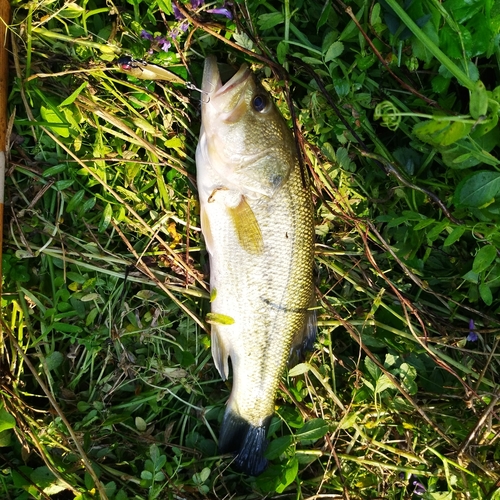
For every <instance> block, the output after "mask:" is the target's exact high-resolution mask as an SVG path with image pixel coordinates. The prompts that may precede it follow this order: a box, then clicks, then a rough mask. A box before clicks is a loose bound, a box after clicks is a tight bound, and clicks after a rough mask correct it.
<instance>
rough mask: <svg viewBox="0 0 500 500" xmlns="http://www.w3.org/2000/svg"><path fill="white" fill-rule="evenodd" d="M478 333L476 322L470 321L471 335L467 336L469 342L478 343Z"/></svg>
mask: <svg viewBox="0 0 500 500" xmlns="http://www.w3.org/2000/svg"><path fill="white" fill-rule="evenodd" d="M477 338H478V337H477V333H476V332H475V331H474V320H473V319H470V320H469V335H467V342H476V341H477Z"/></svg>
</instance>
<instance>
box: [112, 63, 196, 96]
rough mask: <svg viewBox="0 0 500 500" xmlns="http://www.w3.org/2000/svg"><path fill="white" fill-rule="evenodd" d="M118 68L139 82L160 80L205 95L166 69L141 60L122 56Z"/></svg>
mask: <svg viewBox="0 0 500 500" xmlns="http://www.w3.org/2000/svg"><path fill="white" fill-rule="evenodd" d="M116 63H117V65H118V67H119V68H120V69H121V70H122V71H123V72H124V73H128V74H129V75H132V76H135V77H136V78H139V79H140V80H162V81H165V82H172V83H180V84H181V85H185V87H186V88H187V89H189V90H196V91H198V92H200V93H201V94H206V92H203V91H202V90H201V89H199V88H198V87H196V86H195V85H193V84H192V83H191V82H186V81H184V80H183V79H182V78H181V77H180V76H178V75H176V74H175V73H172V72H171V71H169V70H168V69H165V68H163V67H162V66H158V65H157V64H152V63H149V62H147V61H144V60H143V59H134V58H133V57H130V56H122V57H120V59H118V61H117V62H116Z"/></svg>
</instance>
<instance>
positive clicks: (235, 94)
mask: <svg viewBox="0 0 500 500" xmlns="http://www.w3.org/2000/svg"><path fill="white" fill-rule="evenodd" d="M202 90H203V92H204V93H206V95H205V96H204V98H203V101H204V102H203V103H202V128H201V132H200V140H199V143H198V147H197V150H196V168H197V180H198V191H199V195H200V205H201V227H202V231H203V235H204V239H205V244H206V247H207V250H208V253H209V258H210V288H211V301H212V307H211V313H210V314H209V315H208V321H209V322H210V323H211V325H212V333H211V345H212V355H213V359H214V362H215V365H216V367H217V369H218V371H219V373H220V375H221V377H222V379H223V380H226V378H227V377H228V375H229V358H231V367H232V372H233V386H232V391H231V395H230V397H229V401H228V403H227V408H226V411H225V414H224V419H223V422H222V426H221V431H220V438H219V450H220V452H221V453H228V452H233V453H234V454H235V455H236V457H235V465H236V466H237V468H239V469H240V470H242V471H243V472H245V473H247V474H250V475H257V474H260V473H261V472H262V471H263V470H264V469H265V467H266V465H267V461H266V459H265V457H264V451H265V448H266V446H267V441H266V432H267V429H268V427H269V423H270V421H271V417H272V415H273V413H274V400H275V398H276V392H277V390H278V384H279V381H280V378H281V376H282V374H283V371H284V368H285V366H286V364H287V359H288V358H289V355H290V353H291V351H292V350H296V349H297V350H299V349H300V348H301V347H302V346H304V345H305V344H309V345H310V344H312V341H314V337H315V334H316V325H315V321H314V320H315V317H314V313H313V312H312V311H311V306H312V304H313V302H314V285H313V257H314V248H313V245H314V241H313V239H314V225H313V207H312V200H311V193H310V191H309V189H308V187H307V182H306V181H305V180H304V179H303V176H302V175H301V172H300V165H299V162H298V159H297V153H296V147H295V142H294V139H293V136H292V133H291V131H290V130H289V128H288V127H287V125H286V123H285V120H284V119H283V117H282V116H281V114H280V113H279V111H278V109H277V108H276V106H275V105H274V104H273V102H272V101H271V99H270V96H269V95H268V93H267V92H266V91H265V90H264V89H263V88H262V87H261V86H260V85H259V84H258V83H257V82H256V81H255V79H254V77H253V74H252V72H251V71H250V69H249V68H248V66H246V65H243V66H241V68H240V70H239V71H238V72H237V73H236V74H235V75H234V76H233V77H232V78H231V79H230V80H229V81H228V82H227V83H225V84H224V85H223V84H222V82H221V78H220V75H219V70H218V67H217V62H216V60H215V58H213V57H208V58H207V59H206V61H205V67H204V73H203V84H202Z"/></svg>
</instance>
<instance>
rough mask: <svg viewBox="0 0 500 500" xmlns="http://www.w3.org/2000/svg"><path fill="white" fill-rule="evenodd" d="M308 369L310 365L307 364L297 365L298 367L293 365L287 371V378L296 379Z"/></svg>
mask: <svg viewBox="0 0 500 500" xmlns="http://www.w3.org/2000/svg"><path fill="white" fill-rule="evenodd" d="M310 369H311V365H309V364H308V363H299V364H298V365H295V366H294V367H293V368H291V369H290V370H289V371H288V376H289V377H296V376H297V375H302V374H304V373H307V372H308V371H309V370H310Z"/></svg>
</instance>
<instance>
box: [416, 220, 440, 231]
mask: <svg viewBox="0 0 500 500" xmlns="http://www.w3.org/2000/svg"><path fill="white" fill-rule="evenodd" d="M435 222H436V221H435V220H434V219H424V220H422V221H420V222H419V223H418V224H416V225H415V227H414V228H413V230H414V231H419V230H420V229H424V228H426V227H428V226H431V225H432V224H434V223H435Z"/></svg>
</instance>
